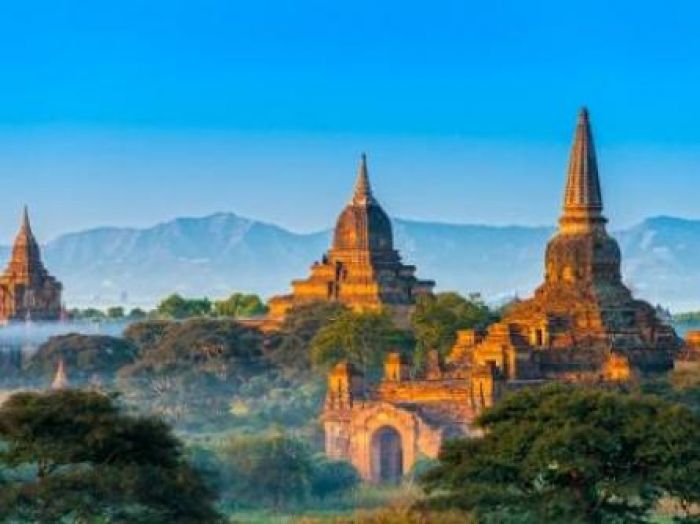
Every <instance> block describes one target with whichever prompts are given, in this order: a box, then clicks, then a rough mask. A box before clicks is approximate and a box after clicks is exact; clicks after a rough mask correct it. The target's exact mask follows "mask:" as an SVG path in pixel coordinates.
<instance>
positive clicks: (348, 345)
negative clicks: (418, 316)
mask: <svg viewBox="0 0 700 524" xmlns="http://www.w3.org/2000/svg"><path fill="white" fill-rule="evenodd" d="M410 345H411V339H410V336H409V335H408V334H407V333H405V332H402V331H400V330H398V329H397V328H396V326H394V323H393V322H392V321H391V318H390V317H389V316H388V315H387V314H385V313H375V312H361V313H355V312H352V311H346V312H344V313H342V314H340V315H339V316H338V317H337V318H335V319H333V320H331V321H330V322H329V323H328V324H326V325H325V326H323V327H322V328H320V329H319V330H318V332H317V333H316V335H315V336H314V338H313V339H312V340H311V360H312V362H313V364H314V365H315V366H318V367H330V366H333V365H334V364H336V363H337V362H339V361H340V360H344V359H347V360H348V361H350V362H352V363H353V364H355V365H356V366H357V367H358V368H359V369H361V370H362V371H363V372H364V373H368V372H369V373H377V372H378V371H379V370H380V369H381V366H382V363H383V361H384V357H385V355H386V353H387V352H388V351H390V350H404V351H405V349H406V348H407V347H409V346H410Z"/></svg>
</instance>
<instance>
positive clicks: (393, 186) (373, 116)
mask: <svg viewBox="0 0 700 524" xmlns="http://www.w3.org/2000/svg"><path fill="white" fill-rule="evenodd" d="M5 4H9V5H5ZM698 20H700V4H699V3H697V2H692V1H687V2H683V1H671V2H666V3H664V4H663V6H662V8H661V7H660V6H659V4H657V3H653V2H639V1H637V2H631V1H616V2H609V1H608V2H598V1H588V2H584V3H581V2H561V1H557V2H555V1H547V2H543V1H536V0H530V1H528V2H522V1H518V2H515V1H497V0H494V1H489V2H468V1H465V0H462V1H454V2H450V1H441V0H436V1H433V2H413V1H410V0H404V1H402V2H398V1H397V2H394V1H384V2H378V1H376V0H375V1H373V2H370V1H363V0H360V1H353V2H329V1H327V0H325V1H304V0H296V1H291V0H290V1H281V0H278V1H267V2H265V1H258V2H235V1H207V0H200V1H197V2H195V1H191V2H177V1H173V0H170V1H167V2H166V1H164V0H153V1H149V2H146V1H138V2H137V1H129V0H126V1H121V2H88V1H82V2H68V1H60V0H54V1H51V2H49V1H41V2H39V1H36V2H32V1H26V2H14V3H9V2H4V3H2V4H0V65H1V66H0V177H1V178H2V180H3V191H1V192H0V209H2V210H3V211H2V213H0V242H2V243H5V242H7V241H9V240H10V238H11V236H12V235H13V234H14V231H15V229H16V227H17V221H18V216H19V212H20V208H21V205H22V204H23V203H24V202H27V203H28V204H29V205H30V206H31V208H32V215H33V217H34V222H35V228H36V229H37V230H38V232H39V233H40V234H41V235H42V237H43V238H44V239H45V240H46V239H48V238H52V237H54V236H56V235H58V234H60V233H62V232H66V231H71V230H76V229H82V228H87V227H93V226H100V225H105V224H114V225H135V226H142V225H149V224H152V223H155V222H158V221H162V220H167V219H169V218H172V217H175V216H183V215H202V214H207V213H211V212H215V211H235V212H238V213H240V214H243V215H247V216H251V217H255V218H259V219H263V220H268V221H272V222H276V223H279V224H282V225H285V226H287V227H290V228H292V229H294V230H298V231H308V230H315V229H320V228H323V227H327V226H329V225H330V224H332V222H333V220H334V219H335V215H336V214H337V212H338V211H339V208H340V207H341V206H342V205H343V203H344V202H345V201H346V199H347V197H348V193H349V191H350V187H351V185H352V180H353V178H354V171H355V165H356V162H357V158H358V156H359V153H360V152H361V151H367V153H368V154H369V160H370V170H371V175H372V178H373V182H374V185H375V188H376V192H377V194H378V196H379V198H380V200H381V201H382V203H383V204H384V205H385V207H386V208H387V210H388V211H389V212H390V213H392V214H394V215H397V216H402V217H412V218H421V219H432V220H436V221H450V222H480V223H494V224H506V223H522V224H551V223H553V222H554V220H555V219H556V216H557V213H558V206H559V202H560V193H561V189H562V185H563V173H564V170H565V167H566V158H567V154H568V146H569V142H570V140H571V136H572V133H573V125H574V121H575V117H576V111H577V109H578V107H579V106H580V105H581V104H586V105H588V106H589V108H590V110H591V114H592V119H593V125H594V131H595V133H596V139H597V142H598V145H599V157H600V163H601V172H602V176H603V185H604V196H605V198H606V204H607V215H608V216H609V218H610V219H611V223H612V226H613V227H622V226H625V225H628V224H630V223H633V222H635V221H637V220H639V219H641V218H643V217H645V216H650V215H656V214H662V213H663V214H674V215H680V216H685V217H693V218H700V204H698V198H697V194H698V192H699V191H700V96H699V95H698V93H700V61H699V60H698V56H700V32H699V31H698V29H697V22H698Z"/></svg>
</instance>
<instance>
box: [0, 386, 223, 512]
mask: <svg viewBox="0 0 700 524" xmlns="http://www.w3.org/2000/svg"><path fill="white" fill-rule="evenodd" d="M0 441H1V442H2V453H1V454H0V464H2V465H3V466H5V467H6V470H5V472H4V474H5V475H4V476H5V478H4V485H3V489H2V491H1V492H0V520H2V521H3V522H37V523H55V522H114V523H169V522H183V523H188V522H191V523H195V522H218V521H219V515H218V514H217V512H216V511H215V510H214V506H213V503H214V495H213V493H212V492H211V491H210V490H209V489H208V488H207V487H206V486H205V485H204V484H203V483H202V481H201V479H200V478H199V476H198V475H197V474H196V473H195V472H194V470H192V468H190V467H189V466H188V465H187V463H186V462H185V461H184V460H183V458H182V455H181V449H180V443H179V442H178V440H177V439H176V438H175V437H174V436H173V435H172V433H171V431H170V429H169V428H168V427H167V426H166V425H165V424H164V423H163V422H160V421H158V420H155V419H149V418H141V417H132V416H128V415H125V414H122V413H121V412H120V411H119V409H118V408H117V406H116V405H115V403H114V401H113V399H112V398H110V397H108V396H105V395H102V394H99V393H94V392H85V391H75V390H66V391H60V392H51V393H17V394H15V395H13V396H12V397H10V398H9V399H8V400H7V401H6V402H5V403H4V404H2V406H1V407H0Z"/></svg>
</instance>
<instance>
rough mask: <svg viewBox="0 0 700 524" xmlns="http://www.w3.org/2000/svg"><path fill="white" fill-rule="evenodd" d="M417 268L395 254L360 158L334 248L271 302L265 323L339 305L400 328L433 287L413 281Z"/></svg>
mask: <svg viewBox="0 0 700 524" xmlns="http://www.w3.org/2000/svg"><path fill="white" fill-rule="evenodd" d="M415 271H416V268H415V267H414V266H409V265H405V264H403V263H402V262H401V257H400V256H399V253H398V251H396V249H394V235H393V231H392V226H391V220H390V219H389V217H388V215H387V214H386V213H385V212H384V210H383V209H382V207H381V206H380V205H379V202H378V201H377V199H376V198H375V197H374V195H373V194H372V189H371V187H370V182H369V175H368V172H367V159H366V157H365V155H362V159H361V162H360V167H359V170H358V175H357V182H356V183H355V190H354V192H353V195H352V198H351V200H350V202H349V203H348V205H347V206H346V207H345V209H343V211H342V212H341V214H340V216H339V217H338V220H337V223H336V226H335V231H334V234H333V244H332V246H331V248H330V249H329V250H328V252H327V253H326V254H324V255H323V257H322V258H321V260H320V261H317V262H315V263H314V264H313V265H312V266H311V275H310V276H309V277H308V278H306V279H303V280H295V281H293V282H292V293H291V294H289V295H281V296H276V297H273V298H271V299H270V301H269V303H268V305H269V309H270V313H269V317H268V318H269V320H270V321H272V322H277V323H279V322H281V321H282V320H283V319H284V317H285V315H286V314H287V312H288V311H289V310H290V309H291V308H292V307H294V306H296V305H300V304H308V303H310V302H318V301H327V302H339V303H342V304H345V305H347V306H348V307H350V308H351V309H353V310H355V311H379V310H386V311H388V312H389V313H390V314H392V316H393V317H394V319H395V320H396V321H397V323H399V324H400V325H405V324H407V322H408V319H409V316H410V313H411V311H412V308H413V305H414V304H415V302H416V298H417V297H418V296H420V295H425V294H430V293H432V289H433V287H434V285H435V284H434V282H432V281H430V280H418V279H417V278H416V276H415Z"/></svg>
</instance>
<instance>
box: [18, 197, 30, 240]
mask: <svg viewBox="0 0 700 524" xmlns="http://www.w3.org/2000/svg"><path fill="white" fill-rule="evenodd" d="M20 231H26V232H27V233H29V234H31V232H32V226H31V224H30V223H29V208H28V207H27V204H25V205H24V210H23V211H22V224H21V226H20Z"/></svg>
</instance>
